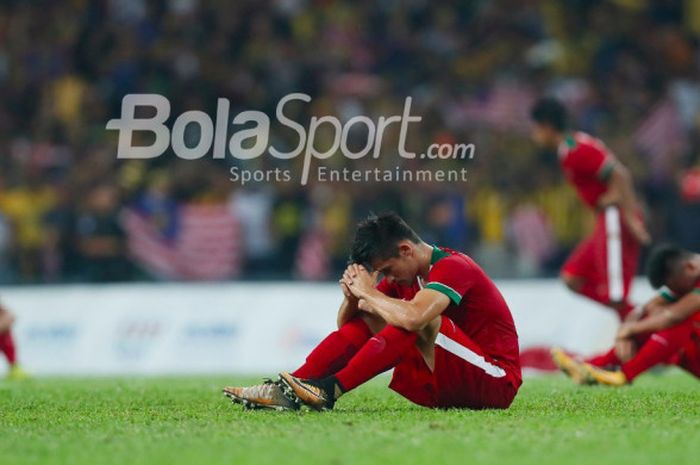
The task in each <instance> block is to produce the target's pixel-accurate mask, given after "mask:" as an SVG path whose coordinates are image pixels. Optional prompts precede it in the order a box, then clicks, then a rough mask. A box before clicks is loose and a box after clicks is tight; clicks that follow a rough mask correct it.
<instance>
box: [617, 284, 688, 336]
mask: <svg viewBox="0 0 700 465" xmlns="http://www.w3.org/2000/svg"><path fill="white" fill-rule="evenodd" d="M698 311H700V294H698V293H696V292H691V293H689V294H686V295H684V296H683V297H681V298H680V299H679V300H678V301H677V302H674V303H669V304H668V305H666V306H665V307H663V309H662V310H661V311H657V312H655V313H654V314H653V315H651V316H650V317H649V318H645V319H643V320H640V321H637V322H633V323H632V322H631V323H625V324H623V325H622V326H620V329H619V330H618V333H617V337H618V339H620V338H629V337H632V336H635V335H638V334H646V333H653V332H656V331H661V330H663V329H666V328H670V327H671V326H675V325H677V324H679V323H682V322H683V321H685V320H687V319H688V318H690V317H691V316H692V315H693V314H695V313H696V312H698Z"/></svg>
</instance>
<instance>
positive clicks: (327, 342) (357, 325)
mask: <svg viewBox="0 0 700 465" xmlns="http://www.w3.org/2000/svg"><path fill="white" fill-rule="evenodd" d="M370 337H372V331H370V329H369V326H367V323H365V322H364V320H362V318H359V317H356V318H353V319H352V320H350V321H348V322H347V323H345V324H344V325H343V326H341V327H340V329H338V331H334V332H332V333H331V334H329V335H328V336H327V337H326V338H325V339H324V340H323V341H321V343H320V344H319V345H317V346H316V348H315V349H314V350H313V351H311V353H310V354H309V356H308V357H306V362H305V363H304V364H303V365H302V366H301V367H299V368H297V370H296V371H294V372H293V373H292V375H294V376H297V377H299V378H304V379H318V378H324V377H326V376H329V375H332V374H333V373H335V372H337V371H338V370H340V369H341V368H343V367H344V366H345V365H346V364H347V363H348V362H349V361H350V359H351V358H352V356H353V355H355V353H356V352H357V351H358V350H360V348H361V347H362V346H363V345H364V343H365V342H367V340H368V339H369V338H370Z"/></svg>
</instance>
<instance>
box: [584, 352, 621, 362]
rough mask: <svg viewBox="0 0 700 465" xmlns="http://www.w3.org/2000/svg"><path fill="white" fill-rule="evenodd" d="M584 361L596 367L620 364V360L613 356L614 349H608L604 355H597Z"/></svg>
mask: <svg viewBox="0 0 700 465" xmlns="http://www.w3.org/2000/svg"><path fill="white" fill-rule="evenodd" d="M584 361H585V362H586V363H590V364H591V365H593V366H596V367H604V366H608V365H619V364H620V359H619V358H617V355H615V349H614V348H612V349H610V351H608V352H605V353H604V354H598V355H596V356H593V357H591V358H589V359H586V360H584Z"/></svg>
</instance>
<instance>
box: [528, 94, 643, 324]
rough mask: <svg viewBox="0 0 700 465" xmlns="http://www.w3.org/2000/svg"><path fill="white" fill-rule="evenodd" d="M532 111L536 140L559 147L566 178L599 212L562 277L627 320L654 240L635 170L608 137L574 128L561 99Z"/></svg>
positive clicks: (547, 101) (542, 103) (544, 102)
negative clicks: (643, 258)
mask: <svg viewBox="0 0 700 465" xmlns="http://www.w3.org/2000/svg"><path fill="white" fill-rule="evenodd" d="M531 115H532V119H533V120H534V127H533V133H532V137H533V139H534V141H535V143H536V144H537V145H539V146H540V147H543V148H546V149H552V150H557V153H558V155H559V163H560V164H561V168H562V170H563V171H564V175H565V176H566V179H567V180H568V181H569V182H570V183H571V184H572V185H573V187H574V188H575V189H576V192H577V193H578V195H579V197H580V198H581V200H582V201H583V202H584V203H585V204H586V205H587V206H588V207H590V208H591V209H593V211H594V212H595V213H596V225H595V229H594V231H593V233H592V234H591V235H590V236H589V237H588V238H586V239H585V240H584V241H583V242H581V243H580V244H579V245H578V246H577V247H576V249H575V250H574V251H573V253H572V254H571V256H570V257H569V258H568V259H567V261H566V263H565V264H564V266H563V268H562V270H561V278H562V279H563V281H564V283H566V285H567V286H568V287H569V289H571V290H573V291H574V292H576V293H578V294H581V295H583V296H585V297H588V298H589V299H592V300H594V301H596V302H599V303H601V304H603V305H605V306H607V307H610V308H612V309H613V310H615V311H616V312H617V314H618V316H619V317H620V319H621V320H624V318H625V317H626V316H627V314H628V313H630V311H631V310H632V309H633V305H632V304H631V303H630V301H629V293H630V285H631V282H632V278H633V277H634V274H635V272H636V270H637V264H638V261H639V251H640V246H641V245H643V244H647V243H649V241H650V237H649V233H648V232H647V229H646V227H645V226H644V223H643V221H642V219H641V211H640V206H639V204H638V203H637V199H636V196H635V193H634V186H633V183H632V179H631V177H630V175H629V172H628V171H627V169H626V168H625V167H624V166H623V165H622V163H620V162H619V161H618V160H617V159H616V158H615V156H614V155H613V154H612V153H611V152H610V151H609V150H608V149H607V147H606V146H605V145H604V144H603V142H602V141H600V140H599V139H596V138H594V137H592V136H590V135H588V134H586V133H583V132H573V131H570V130H569V128H568V118H567V112H566V109H565V108H564V106H563V105H562V104H561V103H560V102H559V101H557V100H555V99H552V98H544V99H542V100H540V101H539V102H537V104H536V105H535V106H534V107H533V108H532V113H531Z"/></svg>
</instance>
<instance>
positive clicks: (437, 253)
mask: <svg viewBox="0 0 700 465" xmlns="http://www.w3.org/2000/svg"><path fill="white" fill-rule="evenodd" d="M449 255H450V254H448V253H447V252H445V251H444V250H442V249H440V248H439V247H438V246H437V245H434V246H433V253H432V254H431V255H430V264H431V265H434V264H435V262H436V261H438V260H440V259H441V258H445V257H447V256H449Z"/></svg>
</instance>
